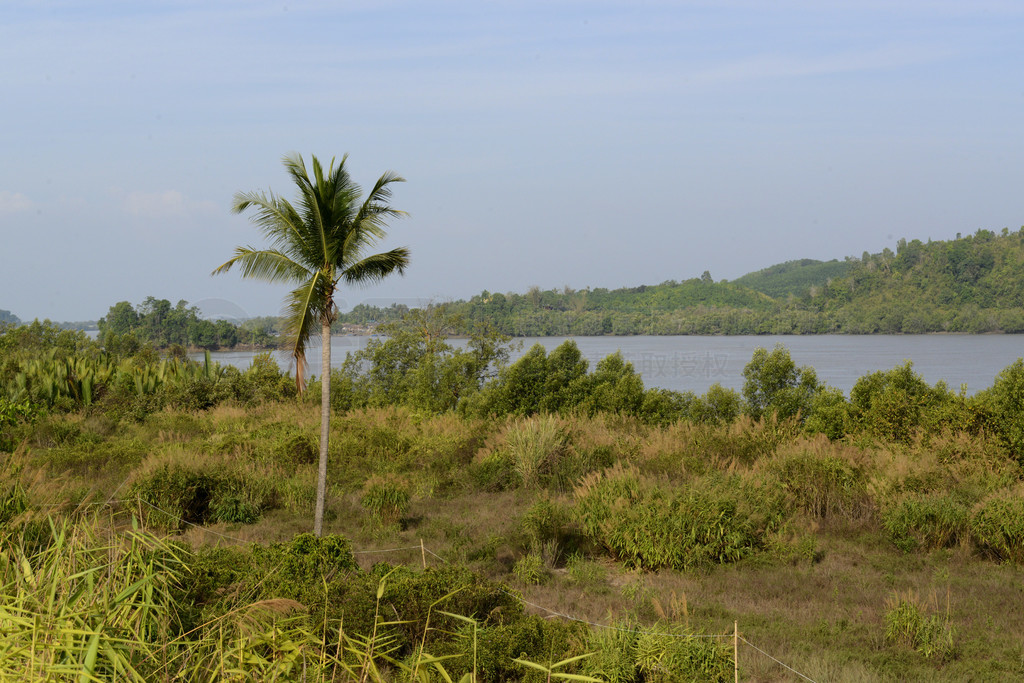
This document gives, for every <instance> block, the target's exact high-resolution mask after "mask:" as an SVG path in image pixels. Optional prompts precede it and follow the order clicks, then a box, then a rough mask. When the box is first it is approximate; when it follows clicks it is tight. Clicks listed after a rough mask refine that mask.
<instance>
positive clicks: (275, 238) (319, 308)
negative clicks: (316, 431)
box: [213, 154, 409, 536]
mask: <svg viewBox="0 0 1024 683" xmlns="http://www.w3.org/2000/svg"><path fill="white" fill-rule="evenodd" d="M347 159H348V155H345V156H344V157H342V159H341V163H339V164H338V165H337V166H335V163H334V159H332V160H331V164H330V167H329V168H327V169H326V171H325V169H324V168H323V166H322V165H321V164H320V161H319V160H318V159H317V158H316V157H315V156H314V157H312V175H310V174H309V172H308V171H307V170H306V164H305V163H304V162H303V160H302V157H301V156H300V155H298V154H290V155H287V156H285V157H284V160H283V161H284V166H285V169H287V171H288V175H289V176H291V179H292V181H294V183H295V185H296V187H297V188H298V195H297V197H296V200H295V204H294V205H293V204H292V203H291V202H289V201H288V200H287V199H284V198H282V197H279V196H278V195H275V194H274V193H273V192H269V193H263V192H239V193H237V194H236V195H235V198H234V205H233V207H232V210H233V211H234V212H235V213H241V212H243V211H246V210H247V209H250V208H251V209H253V210H254V214H253V215H252V222H253V223H255V224H256V227H258V228H259V229H260V230H261V231H262V232H263V235H264V237H266V238H267V239H268V240H269V241H270V247H269V248H266V249H256V248H254V247H248V246H246V247H237V248H236V249H235V255H234V256H233V257H232V258H231V260H229V261H228V262H227V263H225V264H224V265H222V266H220V267H219V268H217V269H216V270H215V271H213V274H214V275H216V274H218V273H226V272H227V271H229V270H231V268H232V267H233V266H235V265H238V266H240V267H241V269H242V276H243V277H251V278H256V279H259V280H265V281H267V282H288V283H292V284H294V285H295V288H294V289H293V290H292V291H291V292H290V293H289V295H288V296H287V297H286V299H285V314H284V317H285V329H286V330H287V339H288V347H289V349H290V351H291V353H292V355H293V356H294V358H295V381H296V382H297V385H298V389H299V392H300V393H302V392H303V391H304V390H305V379H304V375H305V369H306V346H307V345H308V344H309V342H310V340H311V339H313V338H315V337H316V336H319V337H320V339H321V340H322V346H323V365H322V366H321V367H322V371H321V377H320V388H321V398H320V467H319V476H318V479H317V491H316V514H315V517H314V521H313V533H314V534H316V535H317V536H320V535H321V534H322V533H323V518H324V500H325V498H326V490H327V443H328V437H329V434H330V393H331V371H330V368H331V343H330V340H331V323H333V322H334V320H335V319H336V318H337V315H338V311H337V308H336V306H335V304H334V295H335V293H336V292H337V290H338V288H339V286H340V285H341V284H342V283H345V284H368V283H372V282H377V281H379V280H381V279H382V278H384V277H386V276H387V275H390V274H391V273H393V272H396V271H397V272H398V273H399V274H401V273H403V272H404V271H405V267H406V266H407V265H408V264H409V250H408V249H407V248H405V247H400V248H398V249H392V250H391V251H387V252H383V253H380V254H372V255H365V252H366V251H367V250H368V249H369V248H372V247H373V245H374V244H375V243H376V242H377V241H378V240H380V239H382V238H383V237H384V236H385V234H386V232H385V227H386V225H387V221H388V219H390V218H398V217H400V216H403V215H405V213H404V212H402V211H398V210H397V209H393V208H392V207H391V206H390V205H389V203H388V202H389V200H390V199H391V184H392V183H399V182H404V178H401V177H399V176H397V175H395V174H394V173H391V172H388V173H385V174H384V175H382V176H381V177H380V178H379V179H378V180H377V182H376V183H375V184H374V186H373V189H372V190H370V192H369V193H367V195H366V197H365V198H363V197H362V190H361V188H360V187H359V186H358V185H357V184H355V183H354V182H353V181H352V179H351V178H350V177H349V174H348V172H347V171H346V170H345V161H346V160H347ZM318 323H319V329H318V325H317V324H318Z"/></svg>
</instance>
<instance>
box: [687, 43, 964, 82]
mask: <svg viewBox="0 0 1024 683" xmlns="http://www.w3.org/2000/svg"><path fill="white" fill-rule="evenodd" d="M948 56H949V52H948V51H946V50H942V49H932V48H923V47H902V46H887V47H881V48H876V49H873V50H865V51H856V52H844V53H838V54H831V55H815V56H809V57H790V56H779V55H758V56H756V57H751V58H748V59H742V60H738V61H734V62H730V63H727V64H722V65H720V66H716V67H712V68H710V69H705V70H703V71H700V72H698V73H696V74H694V75H693V76H691V79H690V80H691V82H692V83H723V82H738V81H750V80H758V79H777V78H801V77H805V76H826V75H835V74H848V73H857V72H862V71H880V70H892V69H898V68H902V67H906V66H913V65H919V64H928V63H931V62H935V61H937V60H940V59H943V58H946V57H948Z"/></svg>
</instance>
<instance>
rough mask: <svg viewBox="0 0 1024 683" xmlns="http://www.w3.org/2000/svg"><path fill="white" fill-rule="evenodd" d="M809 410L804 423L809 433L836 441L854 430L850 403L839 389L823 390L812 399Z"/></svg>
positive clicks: (829, 388) (826, 388)
mask: <svg viewBox="0 0 1024 683" xmlns="http://www.w3.org/2000/svg"><path fill="white" fill-rule="evenodd" d="M809 410H810V412H809V413H808V415H807V419H806V420H805V421H804V429H805V430H806V431H807V432H808V433H811V434H816V433H817V434H824V435H825V436H827V437H828V438H829V439H831V440H833V441H835V440H837V439H841V438H843V437H844V436H846V435H847V434H849V433H850V432H851V431H852V430H853V425H854V422H853V417H852V415H851V406H850V403H849V402H848V401H847V400H846V397H845V396H844V395H843V392H842V391H840V390H839V389H835V388H833V387H824V388H822V389H821V390H820V391H818V392H817V393H816V394H815V395H814V398H812V399H811V404H810V408H809Z"/></svg>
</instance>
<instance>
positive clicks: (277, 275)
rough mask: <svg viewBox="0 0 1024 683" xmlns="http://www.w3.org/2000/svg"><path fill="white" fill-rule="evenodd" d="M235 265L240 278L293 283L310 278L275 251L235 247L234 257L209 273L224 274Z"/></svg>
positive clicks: (301, 266)
mask: <svg viewBox="0 0 1024 683" xmlns="http://www.w3.org/2000/svg"><path fill="white" fill-rule="evenodd" d="M235 265H239V266H241V268H242V277H251V278H255V279H257V280H263V281H265V282H295V281H297V280H298V281H301V280H303V279H305V278H308V277H309V276H310V270H309V269H308V268H306V267H305V266H303V265H302V264H301V263H298V262H297V261H295V260H293V259H291V258H289V257H288V256H287V255H286V254H283V253H281V252H280V251H277V250H276V249H256V248H254V247H237V248H236V249H235V255H234V257H232V258H231V259H230V260H228V261H227V262H226V263H224V264H222V265H220V266H219V267H218V268H217V269H216V270H214V271H213V273H211V274H212V275H218V274H220V273H226V272H228V271H229V270H231V269H232V268H233V267H234V266H235Z"/></svg>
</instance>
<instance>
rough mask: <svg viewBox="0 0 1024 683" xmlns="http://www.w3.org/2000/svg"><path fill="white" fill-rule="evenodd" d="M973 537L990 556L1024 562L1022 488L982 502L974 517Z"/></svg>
mask: <svg viewBox="0 0 1024 683" xmlns="http://www.w3.org/2000/svg"><path fill="white" fill-rule="evenodd" d="M971 536H972V537H973V539H974V542H975V544H976V545H977V546H978V548H980V549H981V551H982V552H984V553H986V554H988V555H990V556H991V557H994V558H995V559H997V560H1000V561H1003V562H1013V563H1015V564H1024V497H1022V496H1021V494H1020V491H1019V490H1018V491H1007V492H1004V493H1002V494H997V495H995V496H992V497H991V498H989V499H988V500H986V501H984V502H982V503H981V504H979V505H978V507H976V508H975V510H974V514H973V515H972V516H971Z"/></svg>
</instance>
